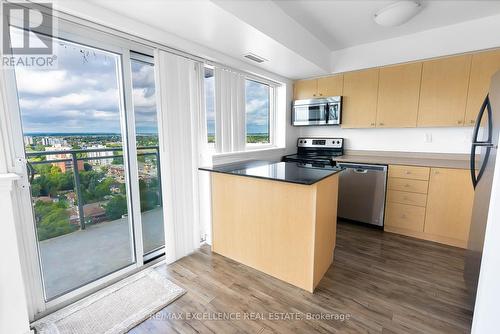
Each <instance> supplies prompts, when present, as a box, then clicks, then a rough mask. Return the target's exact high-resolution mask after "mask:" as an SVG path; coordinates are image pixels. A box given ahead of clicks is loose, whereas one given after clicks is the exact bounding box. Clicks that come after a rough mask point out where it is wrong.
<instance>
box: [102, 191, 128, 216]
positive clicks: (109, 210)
mask: <svg viewBox="0 0 500 334" xmlns="http://www.w3.org/2000/svg"><path fill="white" fill-rule="evenodd" d="M126 213H127V199H126V198H125V196H123V195H117V196H115V197H113V198H112V199H110V200H109V202H108V204H107V205H106V217H107V218H108V219H110V220H115V219H119V218H121V217H122V216H123V215H124V214H126Z"/></svg>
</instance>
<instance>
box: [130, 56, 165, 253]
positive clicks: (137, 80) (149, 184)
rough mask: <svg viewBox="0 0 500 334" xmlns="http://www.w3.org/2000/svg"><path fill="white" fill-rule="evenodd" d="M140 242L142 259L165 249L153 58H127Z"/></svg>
mask: <svg viewBox="0 0 500 334" xmlns="http://www.w3.org/2000/svg"><path fill="white" fill-rule="evenodd" d="M130 62H131V66H132V89H133V104H134V115H135V135H136V148H137V168H138V175H139V196H140V198H139V199H140V202H141V222H142V240H143V248H144V255H145V257H146V259H148V258H151V257H154V256H157V255H159V254H160V253H162V252H163V249H164V246H165V234H164V229H163V203H162V195H161V172H160V150H159V147H158V120H157V117H156V114H157V110H156V99H155V77H154V64H153V57H148V56H144V55H141V54H132V55H131V61H130Z"/></svg>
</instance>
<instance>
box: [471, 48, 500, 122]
mask: <svg viewBox="0 0 500 334" xmlns="http://www.w3.org/2000/svg"><path fill="white" fill-rule="evenodd" d="M499 70H500V50H494V51H486V52H479V53H475V54H473V55H472V64H471V70H470V81H469V93H468V95H467V107H466V111H465V119H464V124H465V126H473V125H474V124H475V123H476V117H477V114H478V113H479V109H480V108H481V105H482V104H483V101H484V98H485V97H486V95H487V94H488V88H489V87H490V81H491V77H492V76H493V74H495V73H496V72H497V71H499Z"/></svg>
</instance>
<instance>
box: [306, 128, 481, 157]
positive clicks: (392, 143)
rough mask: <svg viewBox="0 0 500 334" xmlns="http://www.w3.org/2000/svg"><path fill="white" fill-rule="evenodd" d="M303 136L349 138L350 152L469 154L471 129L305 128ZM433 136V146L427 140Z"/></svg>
mask: <svg viewBox="0 0 500 334" xmlns="http://www.w3.org/2000/svg"><path fill="white" fill-rule="evenodd" d="M300 136H304V137H307V136H325V137H342V138H346V141H345V148H346V149H350V150H372V151H400V152H428V153H461V154H465V153H469V152H470V142H471V140H472V128H471V127H466V128H404V129H341V128H340V127H330V126H328V127H302V128H300ZM429 136H430V138H429V139H430V140H431V141H430V142H429V141H428V139H427V137H429Z"/></svg>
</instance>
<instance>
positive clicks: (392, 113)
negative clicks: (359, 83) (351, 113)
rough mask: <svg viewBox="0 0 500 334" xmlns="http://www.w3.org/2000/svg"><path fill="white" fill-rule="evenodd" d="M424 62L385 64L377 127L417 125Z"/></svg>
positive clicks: (381, 77)
mask: <svg viewBox="0 0 500 334" xmlns="http://www.w3.org/2000/svg"><path fill="white" fill-rule="evenodd" d="M421 75H422V63H412V64H404V65H398V66H389V67H382V68H381V69H380V74H379V76H380V78H379V86H378V102H377V127H382V128H405V127H416V126H417V112H418V101H419V97H420V79H421Z"/></svg>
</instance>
